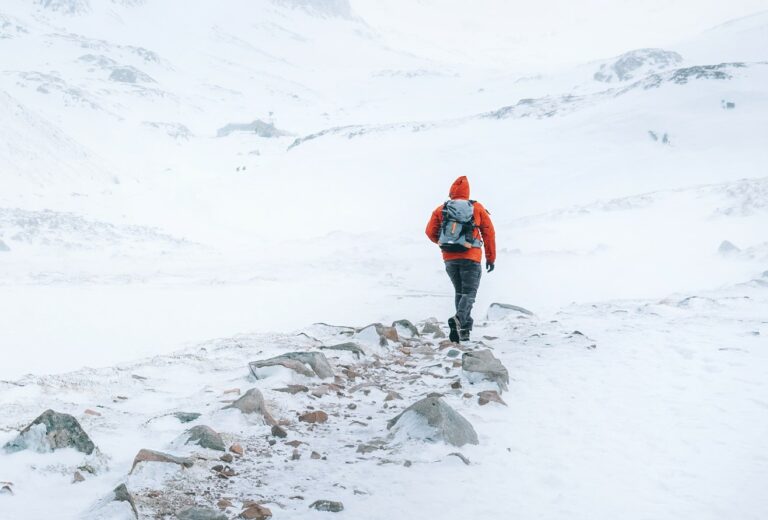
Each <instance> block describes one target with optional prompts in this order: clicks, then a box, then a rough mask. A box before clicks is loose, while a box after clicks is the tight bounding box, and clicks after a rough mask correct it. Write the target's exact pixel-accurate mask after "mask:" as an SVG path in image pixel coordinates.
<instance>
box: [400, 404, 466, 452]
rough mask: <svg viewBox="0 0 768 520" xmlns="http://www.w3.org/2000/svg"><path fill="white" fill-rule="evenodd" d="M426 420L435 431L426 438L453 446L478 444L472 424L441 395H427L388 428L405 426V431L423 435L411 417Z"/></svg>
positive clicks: (418, 435)
mask: <svg viewBox="0 0 768 520" xmlns="http://www.w3.org/2000/svg"><path fill="white" fill-rule="evenodd" d="M413 418H416V419H417V421H418V420H421V421H423V420H426V422H427V424H428V425H429V426H431V427H432V430H433V432H432V433H431V434H429V435H427V436H426V437H424V438H425V440H431V441H443V442H446V443H448V444H451V445H453V446H464V445H465V444H478V443H479V441H478V439H477V433H476V432H475V429H474V428H473V427H472V424H471V423H470V422H469V421H468V420H466V419H465V418H464V417H462V416H461V415H460V414H459V413H458V412H457V411H456V410H454V409H453V408H451V407H450V406H449V405H448V404H446V403H445V402H444V401H443V400H442V399H440V398H439V397H426V398H424V399H422V400H421V401H417V402H416V403H414V404H412V405H411V406H409V407H408V408H406V409H405V410H403V412H402V413H401V414H400V415H398V416H397V417H395V418H394V419H392V420H390V421H389V422H388V423H387V429H388V430H391V429H393V428H394V429H395V431H397V430H399V429H400V428H405V429H406V430H412V431H406V432H405V433H406V434H408V435H409V436H411V434H413V436H414V437H423V435H424V434H423V431H422V429H421V428H420V427H419V426H416V427H414V428H411V427H412V425H413V422H412V420H411V419H413Z"/></svg>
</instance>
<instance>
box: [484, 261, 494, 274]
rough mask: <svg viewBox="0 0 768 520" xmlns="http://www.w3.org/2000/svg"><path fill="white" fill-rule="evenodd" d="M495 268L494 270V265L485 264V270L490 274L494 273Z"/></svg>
mask: <svg viewBox="0 0 768 520" xmlns="http://www.w3.org/2000/svg"><path fill="white" fill-rule="evenodd" d="M493 268H494V265H493V264H489V263H488V262H486V263H485V270H486V271H488V272H489V273H490V272H491V271H493Z"/></svg>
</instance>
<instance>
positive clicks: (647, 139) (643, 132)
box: [0, 0, 768, 519]
mask: <svg viewBox="0 0 768 520" xmlns="http://www.w3.org/2000/svg"><path fill="white" fill-rule="evenodd" d="M511 5H512V4H511V3H509V2H502V1H501V0H493V1H488V2H482V3H468V2H459V1H458V0H456V1H454V0H450V1H445V2H443V1H440V2H438V1H436V0H424V1H420V2H410V1H404V0H403V1H400V0H397V1H393V2H375V1H373V0H349V1H347V0H323V1H316V2H315V1H311V2H310V1H304V0H259V1H246V0H233V1H228V2H225V3H222V5H217V6H216V9H215V10H211V8H209V7H206V6H205V5H204V3H202V2H187V1H183V0H144V1H142V0H135V1H133V0H98V1H97V0H45V1H42V0H41V1H33V0H7V1H4V2H3V3H2V5H0V55H1V56H3V59H2V64H0V345H2V362H1V363H0V385H2V386H0V409H1V410H2V414H0V417H2V422H1V423H0V441H2V442H4V441H5V440H7V439H10V438H11V437H12V436H13V434H14V433H15V432H16V431H17V430H18V429H19V428H20V427H23V426H24V425H26V424H27V423H28V422H29V421H31V420H32V419H34V417H36V416H37V415H39V413H41V412H42V411H43V410H45V409H46V408H49V407H58V408H61V411H68V412H71V413H73V414H74V415H75V416H76V417H78V418H79V419H82V421H83V423H84V425H85V426H86V427H87V429H88V430H89V431H92V433H93V436H94V440H95V441H96V443H97V444H99V445H100V446H102V448H103V451H104V452H105V454H106V456H107V457H108V459H109V461H108V466H109V468H108V469H107V470H105V471H104V472H102V473H101V474H100V475H98V476H95V477H91V476H88V475H87V477H88V478H87V479H86V482H83V483H80V484H78V485H70V480H71V477H72V475H71V474H70V472H69V470H70V469H71V468H72V467H75V461H77V460H79V459H77V457H76V456H75V455H74V454H71V453H65V452H62V453H59V452H57V453H55V454H37V453H34V454H31V453H20V454H15V455H12V456H11V455H6V454H4V453H2V452H0V482H4V481H12V482H13V483H14V486H13V489H14V493H15V494H14V495H13V496H7V495H3V494H0V518H5V517H9V518H17V517H25V518H46V517H50V516H51V515H52V514H53V513H54V512H55V513H56V514H59V515H60V516H61V517H62V518H79V517H81V513H82V512H83V511H85V510H86V509H87V508H88V507H90V506H92V505H93V504H95V503H96V502H97V501H98V499H100V498H101V497H103V496H105V494H107V492H108V491H109V490H110V489H112V488H114V486H115V485H116V484H117V483H119V482H120V481H121V479H123V478H124V477H125V474H126V472H127V470H128V469H129V467H128V466H129V464H130V460H131V458H132V457H133V455H135V452H136V451H137V450H138V449H139V448H142V447H144V448H158V449H170V448H171V447H172V446H175V445H174V444H172V441H173V439H175V438H176V437H177V436H178V435H179V434H180V433H181V430H182V427H181V426H180V425H179V424H176V423H174V422H170V423H168V422H162V421H161V422H160V423H159V424H160V426H158V425H157V424H156V423H155V421H154V420H151V421H150V423H148V424H149V426H148V425H147V423H146V421H148V420H150V419H152V418H153V417H155V416H158V415H162V414H164V413H166V412H169V411H174V410H175V407H184V406H187V405H189V406H192V405H195V407H196V408H197V409H199V410H202V411H205V413H206V414H209V413H210V414H213V415H210V416H208V415H206V420H207V419H208V418H211V417H214V416H215V418H217V419H221V420H222V421H223V422H221V423H219V424H218V427H219V428H220V429H222V430H223V431H225V432H228V434H230V435H235V434H236V435H239V436H241V437H238V438H241V439H246V440H247V439H251V438H253V439H255V438H257V437H258V436H261V435H263V433H264V432H262V431H261V430H260V429H259V428H256V427H255V426H254V425H243V424H239V423H237V422H236V421H235V422H231V421H228V420H225V418H221V417H219V416H218V415H216V414H214V413H213V412H212V410H213V409H214V406H215V405H214V403H215V402H217V399H225V398H224V397H223V396H222V392H223V390H224V389H226V388H229V387H234V386H237V387H242V388H243V390H245V389H246V388H247V387H248V386H249V385H251V384H252V383H253V382H252V381H250V382H249V381H247V379H246V378H247V362H248V361H252V360H253V357H254V356H256V355H258V356H263V357H267V356H268V355H276V354H279V353H281V352H284V351H286V349H288V348H295V341H296V338H295V337H294V336H291V335H288V334H287V333H286V331H293V330H303V329H304V328H305V327H306V326H307V325H308V324H311V323H315V322H325V323H335V324H342V325H356V326H361V325H364V324H366V323H371V322H382V323H390V322H392V321H393V320H395V319H400V318H403V317H407V318H409V319H412V320H418V319H423V318H426V317H428V316H436V317H438V318H439V319H440V320H441V321H442V320H444V319H445V318H447V317H448V316H449V315H451V314H452V312H453V310H452V300H453V294H452V288H451V287H450V284H449V282H448V279H447V277H446V275H445V273H444V268H443V265H442V262H441V259H440V256H439V252H438V251H437V250H436V247H435V246H434V245H433V244H431V243H430V242H429V241H428V240H427V239H426V237H425V236H424V234H423V230H424V227H425V224H426V221H427V218H428V216H429V213H430V212H431V211H432V210H433V209H434V208H435V207H436V206H437V205H438V204H439V203H441V202H442V201H443V200H444V198H445V197H446V196H447V190H448V187H449V186H450V184H451V182H452V181H453V180H454V179H455V178H456V177H457V176H459V175H468V176H469V178H470V184H471V186H472V196H473V198H477V199H478V200H481V201H482V202H483V204H484V205H485V206H486V207H488V208H489V209H490V211H491V212H492V216H493V219H494V222H495V224H496V231H497V244H498V259H497V262H496V265H497V267H496V270H495V271H494V272H493V273H491V274H488V275H485V274H484V275H483V280H482V282H481V288H480V293H479V295H478V300H477V304H476V305H477V309H478V311H477V312H478V316H480V315H481V314H482V312H483V310H484V309H487V308H488V306H489V305H490V304H491V303H492V302H506V303H512V304H517V305H522V306H524V307H526V308H530V309H532V310H534V311H535V312H536V315H537V316H538V318H536V319H535V320H532V321H515V320H514V319H510V320H507V321H503V322H493V323H488V324H487V326H486V327H484V328H483V329H480V332H479V333H480V334H484V335H488V336H491V337H498V339H497V340H486V342H491V343H490V345H491V346H492V347H493V348H494V352H495V354H496V355H497V356H498V357H499V358H500V359H501V360H502V361H503V362H504V364H505V365H506V366H507V368H508V369H509V371H510V374H511V376H512V382H511V385H510V392H509V393H505V394H504V396H503V397H504V399H505V401H506V402H507V403H508V404H509V405H510V406H509V408H504V407H501V406H497V405H496V404H495V403H491V404H490V405H487V406H483V407H482V408H479V407H478V406H477V404H476V399H474V398H473V399H467V398H462V397H461V396H462V393H461V392H459V393H458V394H456V393H450V394H449V397H448V398H447V399H448V400H449V402H450V404H451V405H452V406H455V407H456V408H457V410H459V411H460V412H461V413H462V414H465V415H466V416H467V418H469V419H470V421H471V422H472V423H473V424H474V425H475V427H476V429H477V430H478V434H479V436H480V439H481V443H480V446H478V447H472V448H469V449H466V450H462V452H463V453H464V454H465V455H467V456H468V457H469V459H470V460H471V462H472V463H471V464H470V465H469V466H465V465H464V464H463V463H462V462H461V461H460V460H459V459H457V458H455V457H448V456H447V454H448V452H447V451H446V450H443V449H442V447H440V448H434V450H433V449H432V448H430V449H429V450H424V449H423V447H422V446H410V447H405V448H403V449H404V450H405V451H404V452H402V453H400V454H397V456H396V459H395V460H396V461H397V462H403V461H404V460H406V459H407V460H413V461H420V462H425V464H415V463H414V465H413V466H412V467H410V468H404V467H402V466H400V465H397V464H383V465H379V464H378V462H381V461H380V460H379V458H377V457H375V456H371V457H367V456H366V457H362V459H364V460H358V459H357V458H356V457H355V454H354V449H352V450H351V452H350V453H347V451H348V448H345V447H344V446H345V445H346V444H350V443H353V444H355V445H357V443H358V442H363V441H368V440H370V439H371V438H373V437H376V436H378V435H380V434H381V432H380V430H381V429H382V427H383V424H384V423H385V419H389V418H391V417H392V416H394V415H396V414H395V413H391V414H390V412H399V411H401V410H402V409H403V408H404V407H405V406H407V405H409V404H412V401H414V400H416V399H418V398H420V397H423V396H424V395H425V394H426V393H428V392H429V391H431V390H435V391H440V392H448V391H449V390H448V389H447V388H446V385H444V384H442V383H441V382H440V381H438V380H437V379H435V381H424V382H423V383H422V384H420V385H419V386H418V387H414V388H411V389H406V390H404V392H405V393H403V395H404V397H406V398H407V399H406V400H404V401H403V402H400V401H396V402H395V403H394V404H393V405H392V406H393V409H386V410H384V409H383V408H382V405H381V402H380V401H381V399H380V398H382V397H383V396H379V395H373V394H372V397H371V398H370V400H368V399H367V398H366V400H364V402H363V403H360V405H361V410H360V412H355V413H357V414H359V415H360V417H362V418H363V419H362V420H363V422H369V421H368V420H367V419H365V418H366V417H368V415H370V416H371V417H375V418H376V419H375V420H373V421H370V422H369V424H368V426H366V427H365V429H361V430H359V431H358V430H354V429H353V428H351V427H350V425H349V424H347V423H344V426H343V427H342V425H341V424H339V425H338V427H339V428H340V429H339V430H334V429H333V428H335V426H333V423H331V424H332V426H331V427H330V428H329V429H327V430H323V429H320V431H319V432H316V431H314V430H312V431H305V430H303V429H299V430H297V432H298V433H297V436H303V435H304V434H307V435H310V434H311V436H310V437H311V442H312V443H318V446H319V447H321V448H322V449H323V450H324V451H323V453H327V454H328V461H323V462H322V463H321V462H320V461H316V460H309V459H308V456H305V457H304V458H303V459H301V460H300V461H298V462H297V463H295V464H294V466H289V467H291V468H292V469H291V470H290V471H288V473H287V474H283V473H282V472H283V471H284V470H285V467H286V466H285V464H289V463H288V462H285V464H284V461H283V458H285V457H288V456H290V453H283V452H280V453H279V456H276V457H275V458H276V459H279V460H280V462H279V464H278V461H277V460H275V461H273V462H272V464H273V466H271V469H270V472H271V473H269V478H267V479H266V480H265V482H268V483H272V484H273V485H274V488H273V489H271V490H263V492H262V491H260V492H259V493H258V496H254V498H264V499H265V500H272V501H274V502H272V503H271V505H270V507H272V508H273V512H275V518H280V517H286V518H287V517H290V518H302V517H304V516H306V515H309V512H311V511H309V510H307V507H306V506H307V505H308V504H305V503H304V502H301V503H294V502H293V501H291V500H289V497H290V496H292V495H296V494H301V495H305V498H306V499H307V500H309V498H310V496H313V494H314V493H315V492H316V493H318V494H320V493H321V491H322V492H323V493H322V494H323V495H327V496H318V497H316V498H331V499H332V498H333V497H334V496H335V497H336V498H339V499H342V500H343V501H344V503H345V506H346V510H345V512H343V513H340V514H339V516H340V517H345V516H346V517H348V518H361V517H365V518H379V517H382V518H383V517H385V516H387V517H389V516H392V515H395V516H404V517H421V516H432V515H441V516H442V517H444V518H465V517H466V516H469V515H470V514H472V515H473V516H483V515H485V516H488V517H490V518H500V517H512V516H515V517H519V518H552V519H557V518H563V517H569V518H590V519H594V518H615V517H617V516H620V517H629V518H638V519H639V518H654V519H659V518H669V519H678V518H693V517H696V518H712V519H720V518H729V519H730V518H739V519H741V518H745V519H751V518H754V519H762V518H764V517H765V516H766V515H767V514H768V504H766V502H765V498H764V493H762V491H761V489H762V487H764V484H765V483H766V482H768V478H766V477H767V476H768V475H767V474H766V473H767V472H768V470H767V469H766V468H768V462H766V460H765V457H764V456H762V455H761V454H762V453H765V452H766V448H768V446H766V441H765V439H767V438H768V435H766V434H767V433H768V428H766V420H765V417H766V414H765V411H766V410H765V408H766V406H768V405H766V403H768V392H766V387H765V386H764V384H763V382H762V379H763V377H762V375H763V374H765V373H766V372H768V363H766V358H765V354H766V349H767V348H768V345H767V344H766V339H765V338H766V336H767V335H768V330H766V329H765V327H766V321H765V320H766V316H768V313H767V312H766V311H767V310H768V308H767V304H766V296H765V291H766V290H768V289H766V288H765V281H766V278H765V276H764V275H763V274H762V273H764V272H765V271H767V270H768V234H766V229H768V177H767V175H768V146H766V143H768V88H766V86H768V3H766V2H765V1H764V0H736V1H733V2H728V3H723V2H692V1H687V0H686V1H682V0H681V1H675V2H667V1H664V2H655V1H654V2H635V3H633V4H632V5H629V4H627V3H626V2H625V3H621V4H619V3H611V4H610V5H608V4H607V3H606V2H603V1H597V0H594V1H593V0H583V1H580V2H570V1H567V2H566V1H565V0H547V1H544V2H539V3H537V4H536V6H531V7H530V8H527V7H526V8H525V9H521V8H517V7H514V8H513V7H510V6H511ZM726 241H727V243H728V244H730V245H727V246H726V247H721V245H722V244H723V243H725V242H726ZM745 280H753V281H752V282H748V283H746V284H744V283H743V282H744V281H745ZM669 295H677V296H669ZM689 297H690V298H689ZM554 320H556V321H557V322H556V323H555V322H554ZM574 330H580V331H581V332H583V333H585V334H587V336H588V337H589V339H590V341H593V342H594V343H595V344H596V345H597V348H596V349H591V348H587V347H588V346H589V345H591V344H592V343H589V345H587V344H583V345H582V344H581V343H579V341H580V338H581V336H578V335H573V334H572V333H573V331H574ZM212 338H224V339H219V340H215V339H212ZM233 338H234V339H233ZM206 341H207V343H201V342H206ZM201 345H202V346H205V348H206V349H207V350H205V351H202V350H201ZM290 345H293V347H290ZM179 349H186V350H179ZM174 352H175V353H174ZM381 354H382V355H383V354H384V352H383V351H382V353H381ZM389 354H392V355H393V356H397V355H399V354H397V353H396V352H395V353H392V352H389ZM435 355H438V354H435ZM153 356H159V357H153ZM439 356H444V352H442V351H440V353H439ZM420 359H421V358H420ZM441 359H442V358H441ZM422 361H424V360H422ZM419 362H420V363H421V361H419ZM425 362H426V361H425ZM109 367H112V368H109ZM419 367H420V368H424V367H421V365H419ZM447 368H450V367H447ZM138 371H141V374H142V375H146V376H147V377H150V379H149V380H148V382H146V383H140V382H139V381H140V380H136V379H130V374H131V373H134V372H136V373H138ZM261 388H262V390H264V391H265V395H266V396H267V399H268V400H269V401H270V403H272V404H273V405H274V406H275V407H276V408H277V409H278V410H282V411H286V410H288V409H289V408H290V407H291V406H298V404H299V401H295V400H291V399H290V398H289V397H286V396H285V395H284V394H275V393H274V392H272V387H270V386H261ZM398 391H399V390H398ZM401 393H402V392H401ZM117 395H124V396H127V397H129V399H128V400H126V401H125V402H122V400H120V402H113V398H115V399H116V397H114V396H117ZM158 395H162V396H164V397H163V399H158V398H157V396H158ZM296 399H298V398H296ZM323 399H324V400H326V399H329V400H331V401H333V402H334V404H338V403H335V401H334V399H335V398H332V397H324V398H323ZM308 402H309V401H308ZM321 402H323V403H324V401H321ZM98 406H104V408H98V409H99V410H101V411H102V412H103V415H102V416H101V417H93V416H84V415H83V410H84V409H85V408H88V407H90V408H93V407H98ZM289 411H290V412H292V411H293V410H292V409H291V410H289ZM366 414H367V415H366ZM289 415H290V414H289ZM211 426H214V427H216V426H217V425H214V424H211ZM358 426H359V425H358ZM227 428H229V430H227ZM302 428H303V426H302ZM299 433H300V434H301V435H299ZM254 436H255V437H254ZM302 440H306V439H302ZM254 442H256V441H254ZM337 444H338V445H337ZM307 449H308V448H307ZM284 456H285V457H284ZM281 457H282V458H281ZM347 461H354V462H355V464H352V465H348V464H345V462H347ZM428 461H429V463H426V462H428ZM434 461H438V462H434ZM314 463H317V465H316V466H312V464H314ZM254 471H256V470H255V469H254ZM320 477H323V478H320ZM158 478H160V477H158ZM259 478H261V477H259ZM304 479H315V480H316V483H315V484H314V486H316V487H312V486H310V485H307V486H306V488H305V489H303V490H302V491H301V492H296V490H291V486H294V485H296V481H299V480H301V481H302V482H304ZM345 482H346V484H345ZM334 484H340V485H344V486H345V487H346V489H344V488H341V487H338V486H334ZM355 486H360V489H357V490H358V491H361V492H364V493H367V494H355V492H354V490H355V489H356V488H355ZM1 487H2V486H0V488H1ZM43 488H44V489H46V490H47V493H49V495H50V499H45V500H40V499H39V497H37V496H36V495H34V493H38V490H39V489H43ZM363 488H364V489H363ZM309 491H312V493H310V492H309ZM454 491H458V492H454ZM33 496H34V498H33ZM392 497H399V499H398V500H399V501H395V502H393V500H392ZM312 513H313V514H319V513H314V512H312ZM310 516H311V515H310Z"/></svg>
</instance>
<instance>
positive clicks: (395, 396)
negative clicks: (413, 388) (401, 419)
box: [384, 390, 403, 401]
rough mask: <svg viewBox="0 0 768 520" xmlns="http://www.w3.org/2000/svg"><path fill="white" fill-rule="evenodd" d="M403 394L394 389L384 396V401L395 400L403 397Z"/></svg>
mask: <svg viewBox="0 0 768 520" xmlns="http://www.w3.org/2000/svg"><path fill="white" fill-rule="evenodd" d="M402 398H403V396H402V395H400V394H398V393H397V392H395V391H394V390H392V391H390V392H387V396H386V397H385V398H384V401H394V400H395V399H402Z"/></svg>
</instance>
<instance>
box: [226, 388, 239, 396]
mask: <svg viewBox="0 0 768 520" xmlns="http://www.w3.org/2000/svg"><path fill="white" fill-rule="evenodd" d="M224 394H225V395H226V394H235V395H240V389H239V388H230V389H228V390H224Z"/></svg>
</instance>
